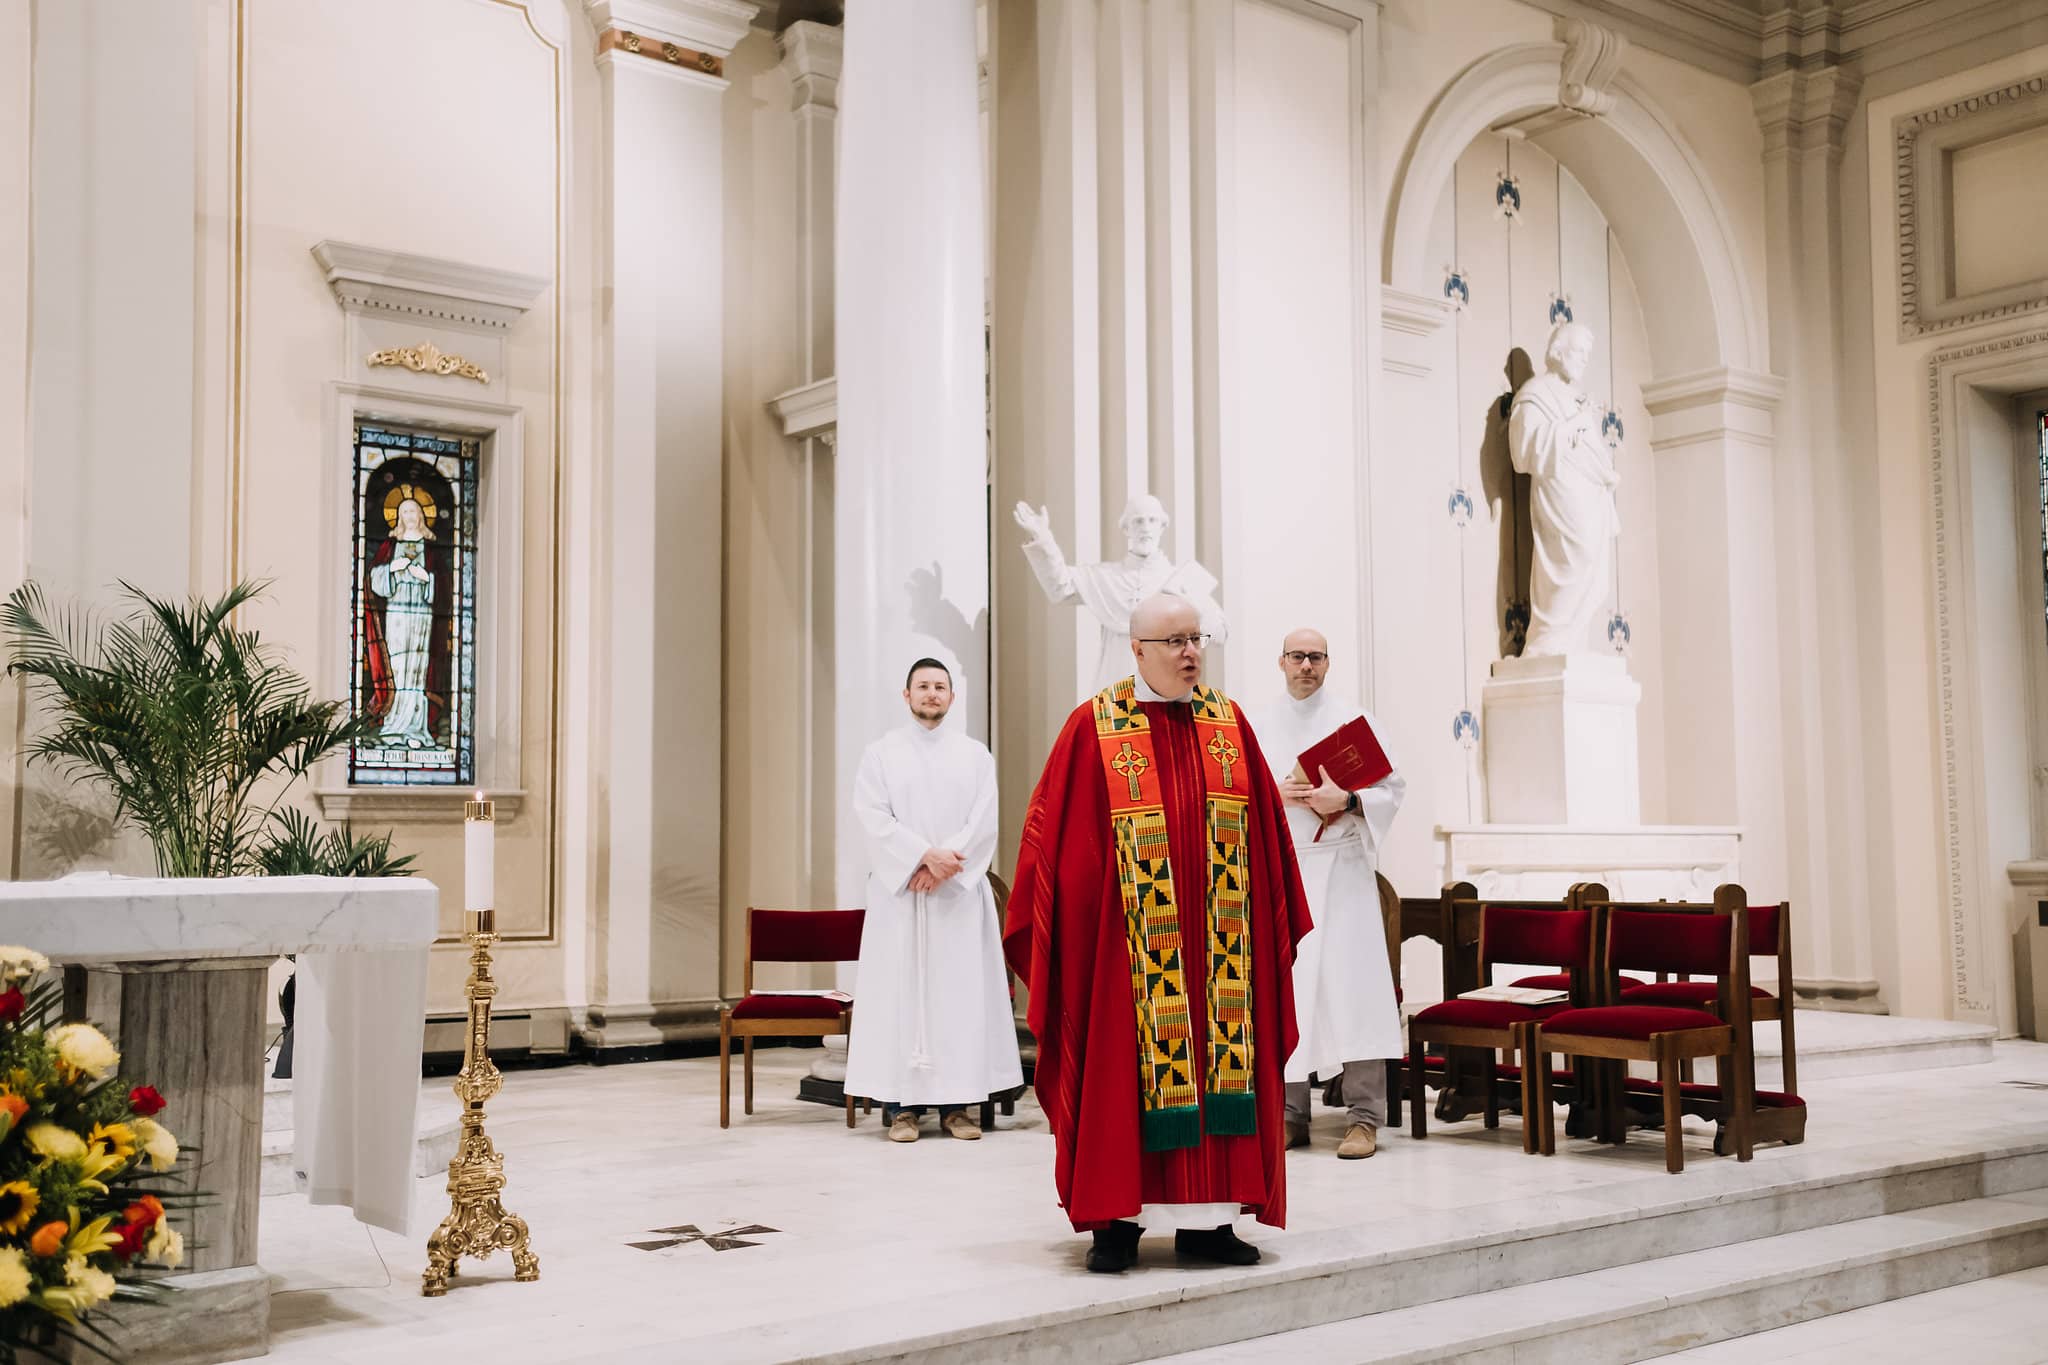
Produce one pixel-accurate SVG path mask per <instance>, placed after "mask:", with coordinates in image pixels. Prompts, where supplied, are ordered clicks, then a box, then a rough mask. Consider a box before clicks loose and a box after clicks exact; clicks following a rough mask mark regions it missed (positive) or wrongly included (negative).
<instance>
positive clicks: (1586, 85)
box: [1555, 19, 1628, 117]
mask: <svg viewBox="0 0 2048 1365" xmlns="http://www.w3.org/2000/svg"><path fill="white" fill-rule="evenodd" d="M1555 31H1556V36H1557V40H1558V41H1559V42H1561V43H1563V44H1564V61H1563V62H1562V63H1561V64H1560V67H1559V70H1558V82H1557V103H1558V107H1559V108H1561V109H1566V110H1569V111H1570V112H1572V113H1574V114H1584V115H1586V116H1588V117H1597V116H1598V115H1601V114H1607V113H1612V112H1613V111H1614V92H1613V90H1612V88H1611V87H1612V86H1613V84H1614V78H1615V77H1616V76H1617V75H1619V74H1620V73H1621V59H1622V58H1623V57H1624V56H1626V55H1627V54H1628V39H1626V38H1624V37H1622V36H1621V35H1620V34H1619V33H1616V32H1615V31H1614V30H1613V29H1611V28H1602V27H1601V26H1600V25H1598V24H1591V23H1587V22H1586V21H1585V20H1584V19H1559V20H1557V22H1556V25H1555Z"/></svg>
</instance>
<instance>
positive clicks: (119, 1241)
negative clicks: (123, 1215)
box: [110, 1221, 150, 1261]
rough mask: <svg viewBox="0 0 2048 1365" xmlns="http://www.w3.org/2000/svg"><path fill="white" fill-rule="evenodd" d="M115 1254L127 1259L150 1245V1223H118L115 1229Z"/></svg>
mask: <svg viewBox="0 0 2048 1365" xmlns="http://www.w3.org/2000/svg"><path fill="white" fill-rule="evenodd" d="M110 1231H112V1232H113V1233H114V1255H115V1256H116V1257H118V1258H119V1259H121V1260H123V1261H126V1260H131V1259H133V1258H134V1256H135V1254H136V1253H137V1252H139V1251H141V1250H142V1249H143V1248H144V1247H146V1246H148V1245H149V1233H150V1224H149V1223H148V1222H147V1221H143V1222H137V1223H122V1224H118V1225H117V1226H116V1227H114V1228H113V1229H110Z"/></svg>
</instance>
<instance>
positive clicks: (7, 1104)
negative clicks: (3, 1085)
mask: <svg viewBox="0 0 2048 1365" xmlns="http://www.w3.org/2000/svg"><path fill="white" fill-rule="evenodd" d="M0 1110H5V1111H6V1112H7V1113H8V1115H10V1116H11V1117H12V1119H13V1121H14V1122H16V1123H20V1122H21V1120H22V1118H23V1116H24V1115H26V1114H27V1113H28V1101H27V1100H25V1099H23V1098H22V1097H21V1096H19V1095H17V1094H15V1093H14V1092H13V1091H11V1090H0Z"/></svg>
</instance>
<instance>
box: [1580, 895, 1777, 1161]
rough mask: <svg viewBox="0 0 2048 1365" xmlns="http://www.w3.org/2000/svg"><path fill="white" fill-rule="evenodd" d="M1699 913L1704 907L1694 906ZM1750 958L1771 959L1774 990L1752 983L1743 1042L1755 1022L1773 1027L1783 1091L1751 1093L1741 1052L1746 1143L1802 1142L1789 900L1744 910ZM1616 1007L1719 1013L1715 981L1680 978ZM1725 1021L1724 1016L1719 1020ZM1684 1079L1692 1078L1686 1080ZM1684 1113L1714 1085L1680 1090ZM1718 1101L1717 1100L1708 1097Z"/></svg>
mask: <svg viewBox="0 0 2048 1365" xmlns="http://www.w3.org/2000/svg"><path fill="white" fill-rule="evenodd" d="M1699 908H1700V909H1702V910H1704V909H1707V908H1708V907H1704V906H1702V907H1699ZM1749 955H1750V956H1751V957H1752V958H1759V957H1767V958H1772V959H1774V960H1775V962H1774V970H1773V972H1772V977H1773V980H1772V985H1773V986H1774V987H1775V988H1776V989H1775V990H1766V989H1765V988H1764V987H1762V986H1759V985H1757V984H1755V980H1754V977H1752V979H1751V983H1750V988H1749V1008H1748V1011H1747V1014H1746V1017H1745V1018H1744V1019H1743V1020H1741V1021H1735V1020H1731V1021H1730V1022H1739V1024H1740V1027H1741V1030H1742V1036H1743V1038H1744V1040H1745V1041H1749V1040H1750V1034H1749V1027H1750V1025H1751V1024H1755V1023H1771V1022H1775V1023H1776V1024H1777V1025H1778V1049H1779V1055H1780V1056H1781V1057H1782V1059H1783V1067H1782V1074H1783V1079H1782V1081H1781V1082H1780V1084H1781V1085H1782V1086H1783V1087H1784V1088H1783V1089H1782V1090H1757V1089H1755V1084H1756V1081H1755V1077H1756V1072H1755V1069H1754V1067H1755V1056H1754V1053H1753V1050H1749V1049H1746V1050H1745V1054H1744V1055H1745V1057H1747V1059H1748V1060H1749V1063H1750V1065H1751V1071H1750V1086H1751V1094H1752V1096H1753V1097H1754V1099H1755V1100H1756V1113H1755V1116H1754V1118H1753V1120H1752V1123H1753V1127H1752V1129H1751V1132H1750V1139H1751V1141H1753V1142H1783V1143H1785V1144H1786V1145H1787V1146H1796V1145H1797V1144H1799V1143H1801V1142H1804V1141H1805V1140H1806V1101H1805V1100H1802V1099H1800V1098H1799V1054H1798V1048H1797V1044H1796V1041H1795V1039H1794V1036H1793V1023H1792V1016H1793V1007H1792V999H1793V996H1792V906H1791V905H1790V903H1788V902H1782V901H1781V902H1780V903H1778V904H1777V905H1752V906H1750V907H1749ZM1621 1003H1623V1004H1625V1005H1677V1006H1680V1007H1684V1008H1691V1009H1702V1010H1707V1011H1709V1012H1711V1013H1714V1014H1720V1013H1721V1010H1720V996H1719V985H1718V983H1716V982H1714V981H1691V980H1687V979H1685V978H1684V977H1683V976H1680V977H1678V978H1677V979H1674V980H1669V981H1653V982H1647V983H1642V984H1638V985H1636V986H1634V987H1631V988H1627V989H1624V990H1623V991H1622V992H1621ZM1724 1017H1725V1016H1724ZM1686 1079H1687V1080H1688V1081H1689V1080H1691V1077H1689V1076H1688V1077H1686ZM1630 1088H1631V1089H1633V1090H1638V1091H1640V1090H1641V1089H1643V1087H1641V1086H1638V1085H1637V1084H1636V1083H1635V1082H1633V1081H1632V1082H1630ZM1684 1091H1685V1095H1686V1101H1687V1105H1688V1108H1687V1112H1688V1113H1691V1112H1696V1111H1695V1109H1694V1108H1693V1106H1694V1105H1696V1104H1700V1103H1702V1102H1708V1101H1709V1099H1710V1095H1711V1094H1712V1092H1713V1091H1714V1087H1713V1086H1696V1085H1687V1086H1685V1087H1684ZM1713 1098H1715V1099H1717V1098H1718V1096H1713ZM1722 1145H1723V1143H1722V1140H1721V1138H1716V1140H1715V1148H1714V1150H1716V1151H1719V1150H1721V1147H1722Z"/></svg>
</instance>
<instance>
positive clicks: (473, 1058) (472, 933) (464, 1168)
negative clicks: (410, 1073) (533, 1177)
mask: <svg viewBox="0 0 2048 1365" xmlns="http://www.w3.org/2000/svg"><path fill="white" fill-rule="evenodd" d="M463 813H464V815H465V817H466V818H468V819H471V820H489V819H490V818H491V815H492V811H491V803H490V802H488V801H483V800H477V801H471V802H468V803H467V804H466V805H465V806H464V809H463ZM462 931H463V937H464V938H465V939H467V940H468V942H469V947H470V953H469V980H468V982H467V983H466V985H465V988H464V993H465V994H466V995H467V996H468V997H469V1036H468V1038H467V1039H465V1040H464V1042H463V1045H462V1070H461V1071H460V1072H458V1073H457V1074H456V1077H455V1097H456V1098H457V1099H459V1100H461V1101H462V1144H461V1146H460V1147H458V1148H457V1149H456V1152H455V1159H454V1160H453V1161H450V1162H449V1163H448V1201H449V1206H450V1207H449V1209H448V1216H447V1217H446V1218H443V1219H442V1220H441V1226H440V1227H438V1228H435V1229H434V1235H433V1236H432V1237H429V1238H428V1239H427V1268H426V1270H425V1271H424V1272H423V1273H422V1274H421V1276H420V1280H421V1283H420V1293H422V1294H424V1295H426V1296H427V1297H428V1298H430V1299H431V1298H439V1297H440V1296H441V1295H443V1294H446V1293H447V1292H448V1277H449V1276H451V1275H453V1274H454V1273H455V1266H456V1262H458V1261H460V1260H461V1259H462V1258H463V1257H464V1256H471V1257H474V1258H476V1259H477V1260H483V1259H484V1258H485V1257H487V1256H489V1255H490V1254H491V1253H492V1252H494V1251H497V1250H498V1249H499V1248H501V1247H502V1248H504V1249H505V1250H508V1251H510V1252H511V1253H512V1278H513V1279H515V1280H537V1279H539V1278H540V1258H539V1257H537V1256H535V1255H534V1254H533V1252H532V1250H531V1249H530V1248H529V1247H528V1246H527V1244H526V1220H525V1219H524V1218H521V1217H519V1216H518V1215H517V1214H512V1213H507V1212H505V1205H504V1202H503V1200H502V1199H501V1198H500V1195H501V1193H502V1191H503V1190H504V1188H505V1158H503V1157H501V1156H499V1155H498V1153H497V1150H496V1149H495V1148H493V1147H492V1146H491V1140H490V1138H488V1137H486V1136H485V1135H484V1101H486V1100H488V1099H490V1097H491V1096H493V1095H495V1094H497V1093H498V1088H499V1086H501V1085H502V1084H503V1083H504V1078H503V1077H502V1076H500V1075H499V1073H498V1068H497V1067H496V1066H495V1065H494V1064H493V1063H492V1061H491V998H492V997H493V996H495V995H496V994H497V993H498V987H497V983H496V982H494V981H492V980H491V944H492V943H493V942H494V941H495V940H496V939H497V937H498V923H497V911H495V910H465V911H463V912H462Z"/></svg>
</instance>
